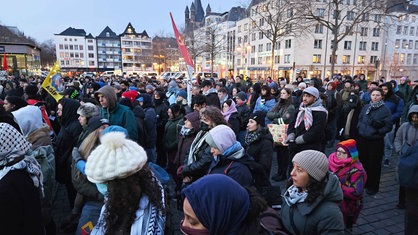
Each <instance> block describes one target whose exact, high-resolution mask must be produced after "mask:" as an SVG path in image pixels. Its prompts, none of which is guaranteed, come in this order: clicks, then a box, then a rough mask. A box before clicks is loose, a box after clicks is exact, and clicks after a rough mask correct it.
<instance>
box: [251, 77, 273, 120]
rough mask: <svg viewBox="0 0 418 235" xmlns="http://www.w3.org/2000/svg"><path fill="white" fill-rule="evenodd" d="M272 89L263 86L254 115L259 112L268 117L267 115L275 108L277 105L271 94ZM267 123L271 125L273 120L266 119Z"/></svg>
mask: <svg viewBox="0 0 418 235" xmlns="http://www.w3.org/2000/svg"><path fill="white" fill-rule="evenodd" d="M270 91H271V88H270V86H268V85H263V86H261V94H260V97H258V99H257V101H256V104H255V107H254V110H253V113H255V112H257V111H262V112H264V114H266V115H267V113H268V112H269V111H270V110H272V109H273V108H274V106H275V105H276V99H275V98H274V96H272V95H271V93H270ZM265 123H266V124H270V123H271V120H270V119H268V117H267V116H266V117H265Z"/></svg>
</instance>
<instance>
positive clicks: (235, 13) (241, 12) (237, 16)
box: [227, 7, 246, 21]
mask: <svg viewBox="0 0 418 235" xmlns="http://www.w3.org/2000/svg"><path fill="white" fill-rule="evenodd" d="M245 11H246V10H245V8H243V7H232V8H231V10H230V11H229V14H228V19H227V21H238V20H241V19H243V18H245Z"/></svg>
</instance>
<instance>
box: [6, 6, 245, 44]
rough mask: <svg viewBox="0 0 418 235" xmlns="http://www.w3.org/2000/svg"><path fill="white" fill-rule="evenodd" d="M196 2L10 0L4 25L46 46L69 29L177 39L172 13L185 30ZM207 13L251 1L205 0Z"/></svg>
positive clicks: (179, 25)
mask: <svg viewBox="0 0 418 235" xmlns="http://www.w3.org/2000/svg"><path fill="white" fill-rule="evenodd" d="M192 1H194V0H119V1H108V0H66V1H57V0H9V1H2V3H1V4H0V8H1V13H0V24H2V25H7V26H17V27H18V28H19V29H20V31H23V32H24V33H25V35H28V36H31V37H33V38H35V39H36V40H38V41H39V42H43V41H45V40H48V39H53V37H54V34H58V33H61V32H62V31H64V30H65V29H67V28H68V27H73V28H79V29H84V30H85V31H86V33H87V34H88V33H91V34H93V36H97V35H98V34H99V33H100V32H101V31H102V30H103V29H104V28H105V27H106V26H109V27H110V28H111V29H112V30H113V31H115V33H117V34H120V33H122V31H123V30H124V29H125V27H126V26H127V24H128V23H129V22H131V23H132V25H133V27H134V28H135V30H136V31H137V32H139V33H140V32H142V31H143V30H146V31H147V33H148V35H149V36H151V37H153V36H154V35H155V34H158V35H162V34H163V35H164V36H167V35H173V29H172V27H171V21H170V16H169V13H170V12H172V13H173V17H174V21H175V22H176V24H177V27H178V28H182V27H183V26H184V10H185V8H186V6H189V7H190V4H191V3H192ZM201 1H202V6H203V10H204V11H205V10H206V6H207V5H208V4H210V6H211V8H212V12H225V11H229V10H230V9H231V7H234V6H245V5H248V2H249V0H201Z"/></svg>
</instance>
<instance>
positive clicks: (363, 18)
mask: <svg viewBox="0 0 418 235" xmlns="http://www.w3.org/2000/svg"><path fill="white" fill-rule="evenodd" d="M361 20H362V21H369V13H364V14H363V15H362V16H361Z"/></svg>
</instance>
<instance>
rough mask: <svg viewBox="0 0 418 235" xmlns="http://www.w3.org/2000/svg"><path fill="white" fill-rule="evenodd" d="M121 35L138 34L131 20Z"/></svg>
mask: <svg viewBox="0 0 418 235" xmlns="http://www.w3.org/2000/svg"><path fill="white" fill-rule="evenodd" d="M121 35H137V33H136V31H135V28H134V27H133V26H132V24H131V22H129V23H128V25H127V26H126V28H125V30H124V31H123V33H122V34H121Z"/></svg>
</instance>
